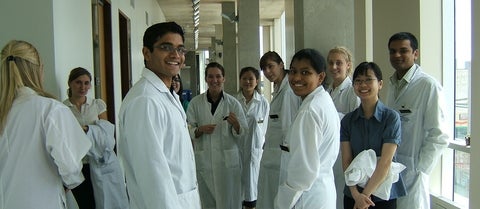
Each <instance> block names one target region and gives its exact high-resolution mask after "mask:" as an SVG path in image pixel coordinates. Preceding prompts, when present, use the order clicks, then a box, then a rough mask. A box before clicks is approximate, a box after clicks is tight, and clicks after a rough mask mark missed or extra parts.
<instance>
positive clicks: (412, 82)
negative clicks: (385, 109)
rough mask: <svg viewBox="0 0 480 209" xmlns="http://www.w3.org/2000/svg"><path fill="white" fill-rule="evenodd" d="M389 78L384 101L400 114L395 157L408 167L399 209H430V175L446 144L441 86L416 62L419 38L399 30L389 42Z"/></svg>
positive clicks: (404, 175)
mask: <svg viewBox="0 0 480 209" xmlns="http://www.w3.org/2000/svg"><path fill="white" fill-rule="evenodd" d="M388 49H389V52H390V63H391V65H392V67H393V68H395V73H394V74H393V75H392V76H391V77H390V88H389V90H388V94H387V101H386V104H387V105H388V106H390V107H391V108H393V109H395V110H397V111H398V112H399V113H400V116H401V121H402V144H401V145H400V146H399V147H398V149H397V160H398V161H399V162H400V163H402V164H404V165H405V166H406V167H407V168H406V169H405V171H404V172H402V175H403V178H404V182H405V186H406V187H407V196H404V197H400V198H398V199H397V208H399V209H412V208H415V209H430V191H429V183H430V180H429V175H430V173H431V172H432V170H433V168H434V167H435V165H436V162H437V160H438V159H439V158H440V155H441V154H442V151H443V150H444V148H446V147H447V145H448V135H447V134H446V133H445V130H446V127H445V125H446V124H445V116H444V114H445V110H444V107H445V105H444V100H443V96H444V95H443V93H442V86H441V85H440V84H439V83H438V82H437V81H436V80H435V79H434V78H433V77H432V76H430V75H428V74H426V73H425V72H423V70H422V68H421V67H420V66H419V65H418V64H415V61H416V60H417V58H418V55H419V51H418V41H417V39H416V38H415V36H414V35H413V34H411V33H408V32H400V33H396V34H394V35H393V36H392V37H390V40H389V41H388Z"/></svg>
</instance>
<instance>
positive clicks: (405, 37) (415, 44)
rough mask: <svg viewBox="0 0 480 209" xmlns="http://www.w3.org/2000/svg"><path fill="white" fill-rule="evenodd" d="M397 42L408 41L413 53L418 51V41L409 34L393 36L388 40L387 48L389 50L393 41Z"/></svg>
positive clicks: (400, 33) (403, 33) (399, 33)
mask: <svg viewBox="0 0 480 209" xmlns="http://www.w3.org/2000/svg"><path fill="white" fill-rule="evenodd" d="M398 40H409V41H410V46H411V47H412V49H413V51H415V50H417V49H418V40H417V38H416V37H415V36H414V35H413V34H411V33H409V32H398V33H395V34H393V35H392V36H391V37H390V39H389V40H388V46H387V47H388V48H390V43H392V42H393V41H398Z"/></svg>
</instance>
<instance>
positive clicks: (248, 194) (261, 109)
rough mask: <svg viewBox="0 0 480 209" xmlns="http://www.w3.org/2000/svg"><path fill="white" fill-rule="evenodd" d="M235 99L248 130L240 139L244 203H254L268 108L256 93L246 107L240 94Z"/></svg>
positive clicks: (265, 100)
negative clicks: (244, 117)
mask: <svg viewBox="0 0 480 209" xmlns="http://www.w3.org/2000/svg"><path fill="white" fill-rule="evenodd" d="M237 99H238V101H240V104H241V105H242V107H243V111H244V112H245V115H246V117H247V124H248V128H247V129H246V132H245V134H244V135H243V137H242V139H241V142H242V150H241V153H242V161H243V166H242V168H243V172H242V185H243V189H244V199H245V201H254V200H257V185H258V173H259V170H260V159H261V157H262V152H263V149H262V146H263V143H264V142H265V132H266V131H267V125H268V112H269V110H270V107H269V105H268V101H267V99H265V97H263V96H262V95H261V94H260V93H258V92H257V91H255V92H254V94H253V98H252V100H251V101H250V103H249V104H248V105H247V104H246V103H245V97H244V96H243V94H242V93H241V92H240V93H239V94H238V95H237Z"/></svg>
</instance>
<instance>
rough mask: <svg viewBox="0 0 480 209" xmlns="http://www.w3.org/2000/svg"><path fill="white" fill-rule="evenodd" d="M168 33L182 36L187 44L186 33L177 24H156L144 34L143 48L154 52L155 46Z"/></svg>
mask: <svg viewBox="0 0 480 209" xmlns="http://www.w3.org/2000/svg"><path fill="white" fill-rule="evenodd" d="M167 33H177V34H180V36H182V41H183V42H185V33H184V32H183V29H182V27H181V26H180V25H178V24H177V23H175V22H162V23H157V24H154V25H152V26H150V27H148V28H147V30H145V33H144V34H143V46H144V47H147V48H148V49H149V50H150V51H151V52H152V51H153V45H154V44H155V43H156V42H157V41H158V39H160V38H161V37H163V36H164V35H165V34H167Z"/></svg>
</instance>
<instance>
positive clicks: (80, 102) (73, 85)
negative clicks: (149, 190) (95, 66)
mask: <svg viewBox="0 0 480 209" xmlns="http://www.w3.org/2000/svg"><path fill="white" fill-rule="evenodd" d="M91 81H92V75H91V74H90V72H88V70H87V69H85V68H82V67H77V68H74V69H72V70H71V71H70V75H69V76H68V99H66V100H64V101H63V103H64V104H65V105H67V106H68V107H69V108H70V110H71V111H72V113H73V115H75V117H76V118H77V120H78V123H79V125H80V126H81V127H82V128H83V130H84V131H85V133H87V136H89V138H90V140H91V142H92V144H93V146H92V148H91V149H90V151H89V152H88V154H87V157H86V158H84V166H83V169H82V173H83V175H84V176H85V181H84V182H83V183H82V184H81V185H80V186H78V187H77V188H75V189H74V190H72V191H73V194H74V196H75V199H76V201H77V204H78V206H79V208H80V209H82V208H85V209H90V208H97V209H110V208H112V209H113V208H115V209H122V208H128V197H127V191H126V188H125V182H124V177H123V172H122V170H121V168H120V164H119V162H118V159H117V156H116V154H115V152H114V151H113V150H114V145H115V139H114V137H113V132H112V133H110V134H106V132H105V131H106V130H109V129H110V128H106V127H107V126H108V127H110V126H111V127H114V125H113V124H111V123H110V122H108V120H107V105H106V104H105V102H104V101H103V100H102V99H95V98H92V97H89V96H88V95H87V94H88V91H89V90H90V88H91V87H92V83H91ZM99 120H102V122H99ZM98 124H106V125H104V126H105V127H98V126H99V125H98ZM90 129H92V130H90ZM112 131H113V130H112ZM92 136H95V137H92ZM104 155H105V156H104ZM99 158H101V159H99ZM93 198H94V199H95V201H92V199H93Z"/></svg>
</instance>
